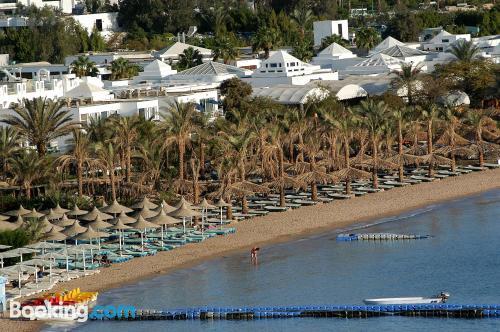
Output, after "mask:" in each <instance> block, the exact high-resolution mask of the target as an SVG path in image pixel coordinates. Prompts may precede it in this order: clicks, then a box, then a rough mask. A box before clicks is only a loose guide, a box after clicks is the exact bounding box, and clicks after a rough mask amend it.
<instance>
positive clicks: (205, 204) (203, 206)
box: [196, 198, 216, 235]
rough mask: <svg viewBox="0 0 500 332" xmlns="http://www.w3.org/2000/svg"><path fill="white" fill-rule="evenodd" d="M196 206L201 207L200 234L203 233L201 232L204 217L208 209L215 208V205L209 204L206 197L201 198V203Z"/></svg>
mask: <svg viewBox="0 0 500 332" xmlns="http://www.w3.org/2000/svg"><path fill="white" fill-rule="evenodd" d="M196 207H197V208H200V209H201V234H202V235H203V232H204V230H205V219H206V218H207V213H208V210H212V209H215V208H216V206H214V205H211V204H209V203H208V201H207V199H206V198H203V200H202V201H201V203H200V204H198V205H196Z"/></svg>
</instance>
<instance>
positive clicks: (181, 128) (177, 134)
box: [162, 103, 196, 186]
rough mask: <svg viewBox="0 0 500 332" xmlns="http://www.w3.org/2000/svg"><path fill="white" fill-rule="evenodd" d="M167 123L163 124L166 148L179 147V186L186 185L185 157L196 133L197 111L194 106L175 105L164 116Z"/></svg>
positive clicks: (189, 104)
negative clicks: (187, 147)
mask: <svg viewBox="0 0 500 332" xmlns="http://www.w3.org/2000/svg"><path fill="white" fill-rule="evenodd" d="M162 117H163V119H164V120H165V122H164V123H163V125H162V126H163V129H164V132H165V142H164V147H165V148H166V147H168V146H170V145H172V144H176V145H177V151H178V154H179V179H178V185H179V186H183V185H184V183H183V182H184V180H185V176H184V173H185V172H184V167H185V165H184V156H185V154H186V145H188V144H189V142H190V140H191V134H192V133H193V132H194V131H195V129H196V127H195V118H196V110H195V108H194V105H193V104H191V103H188V104H179V103H175V104H174V106H173V107H171V108H170V110H169V112H167V113H165V114H162Z"/></svg>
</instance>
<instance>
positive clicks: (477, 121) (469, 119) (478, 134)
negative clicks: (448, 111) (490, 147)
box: [465, 109, 489, 167]
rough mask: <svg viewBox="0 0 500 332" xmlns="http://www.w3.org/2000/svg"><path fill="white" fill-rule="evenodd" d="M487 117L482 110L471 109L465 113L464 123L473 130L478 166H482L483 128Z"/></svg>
mask: <svg viewBox="0 0 500 332" xmlns="http://www.w3.org/2000/svg"><path fill="white" fill-rule="evenodd" d="M488 119H489V117H488V116H487V114H486V113H485V112H484V111H482V110H474V109H471V110H469V111H468V112H467V115H466V119H465V123H466V124H468V125H469V126H470V127H471V128H472V129H473V130H474V139H475V145H476V147H477V150H478V153H479V166H480V167H482V166H483V165H484V145H485V143H484V141H483V127H484V125H485V124H486V122H487V121H488Z"/></svg>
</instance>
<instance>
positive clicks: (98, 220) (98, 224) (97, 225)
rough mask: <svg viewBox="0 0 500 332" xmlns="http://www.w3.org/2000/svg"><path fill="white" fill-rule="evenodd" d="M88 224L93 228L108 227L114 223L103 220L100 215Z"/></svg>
mask: <svg viewBox="0 0 500 332" xmlns="http://www.w3.org/2000/svg"><path fill="white" fill-rule="evenodd" d="M87 226H92V228H93V229H107V228H110V227H111V226H113V225H112V224H110V223H107V222H105V221H104V220H102V219H101V217H100V216H97V218H95V220H94V221H91V222H89V223H88V224H87Z"/></svg>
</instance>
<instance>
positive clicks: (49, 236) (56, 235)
mask: <svg viewBox="0 0 500 332" xmlns="http://www.w3.org/2000/svg"><path fill="white" fill-rule="evenodd" d="M43 239H44V240H45V241H64V240H66V239H67V236H66V235H64V234H63V233H61V232H60V231H58V230H57V229H56V228H55V227H52V228H51V229H50V231H48V232H47V233H45V234H44V235H43Z"/></svg>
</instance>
